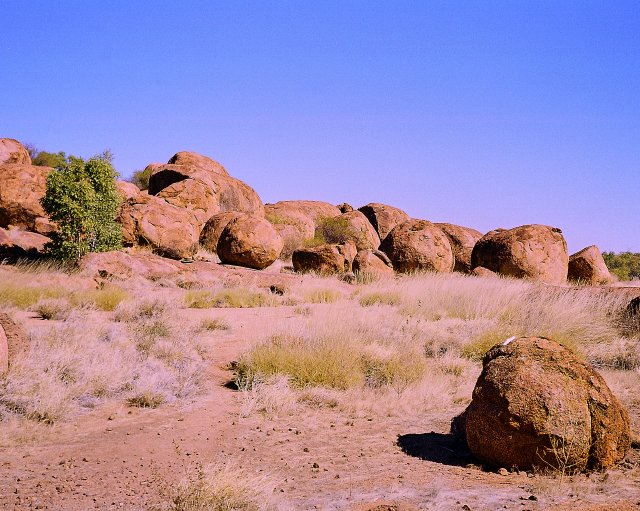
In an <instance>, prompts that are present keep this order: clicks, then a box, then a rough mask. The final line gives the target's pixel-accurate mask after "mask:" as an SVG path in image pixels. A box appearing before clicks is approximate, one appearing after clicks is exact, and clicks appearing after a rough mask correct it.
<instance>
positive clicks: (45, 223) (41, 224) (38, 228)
mask: <svg viewBox="0 0 640 511" xmlns="http://www.w3.org/2000/svg"><path fill="white" fill-rule="evenodd" d="M33 230H34V232H37V233H38V234H42V235H43V236H49V235H50V234H51V233H52V232H55V231H57V230H58V226H57V225H56V224H55V222H52V221H51V220H49V219H48V218H46V217H38V218H36V219H35V222H34V223H33Z"/></svg>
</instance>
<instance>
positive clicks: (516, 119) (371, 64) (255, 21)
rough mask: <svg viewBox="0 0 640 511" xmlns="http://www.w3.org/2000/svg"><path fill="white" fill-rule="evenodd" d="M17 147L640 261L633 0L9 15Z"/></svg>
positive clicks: (11, 8)
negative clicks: (219, 177) (195, 168)
mask: <svg viewBox="0 0 640 511" xmlns="http://www.w3.org/2000/svg"><path fill="white" fill-rule="evenodd" d="M0 21H1V26H2V30H0V70H1V74H0V137H12V138H17V139H19V140H21V141H24V142H30V143H33V144H35V145H36V146H37V147H39V148H41V149H44V150H49V151H58V150H64V151H66V152H68V153H73V154H76V155H81V156H91V155H92V154H95V153H98V152H102V151H103V150H104V149H105V148H110V149H111V150H112V151H113V153H114V154H115V158H116V159H115V166H116V167H117V169H118V170H119V172H120V173H121V174H122V175H123V176H130V175H131V173H132V172H133V171H134V170H135V169H140V168H143V167H145V166H146V165H147V164H148V163H150V162H154V161H166V160H167V159H169V158H170V157H171V156H172V155H173V154H174V153H175V152H177V151H180V150H193V151H198V152H201V153H203V154H206V155H208V156H211V157H212V158H214V159H216V160H218V161H220V162H221V163H222V164H223V165H225V167H227V169H228V170H229V171H230V172H231V174H232V175H233V176H235V177H238V178H240V179H242V180H244V181H246V182H247V183H249V184H250V185H251V186H253V187H254V188H255V189H256V190H257V192H258V193H259V194H260V196H261V197H262V199H263V200H264V201H265V202H275V201H278V200H285V199H316V200H325V201H328V202H332V203H336V204H337V203H341V202H344V201H346V202H349V203H351V204H352V205H353V206H355V207H359V206H361V205H363V204H366V203H368V202H385V203H388V204H392V205H395V206H398V207H401V208H403V209H405V210H406V211H407V212H408V213H409V214H410V215H412V216H414V217H419V218H425V219H428V220H432V221H448V222H452V223H458V224H461V225H468V226H472V227H475V228H477V229H479V230H481V231H488V230H490V229H492V228H495V227H513V226H516V225H522V224H526V223H544V224H550V225H554V226H558V227H561V228H562V229H563V232H564V233H565V237H566V238H567V241H568V244H569V249H570V251H576V250H579V249H580V248H582V247H584V246H587V245H590V244H594V243H595V244H597V245H599V246H600V248H601V249H602V250H615V251H623V250H632V251H640V207H639V202H640V201H639V198H640V5H639V4H638V3H637V2H635V1H629V2H622V1H620V2H618V1H608V2H604V1H597V2H596V1H588V0H586V1H585V0H583V1H554V2H546V1H543V0H540V1H538V0H537V1H535V2H529V1H515V0H513V1H503V2H499V1H471V0H469V1H460V2H458V1H451V0H450V1H442V2H429V1H415V2H409V1H402V0H395V1H384V2H383V1H375V0H369V1H350V0H342V1H335V2H333V1H328V0H326V1H323V0H321V1H317V2H304V1H274V2H266V1H254V2H245V1H220V2H215V1H187V0H185V1H177V0H176V1H173V2H168V1H162V0H159V1H153V2H146V1H145V2H143V1H132V0H128V1H118V0H113V1H108V0H105V1H98V0H82V1H81V0H77V1H62V0H61V1H56V0H46V1H41V2H37V1H24V0H22V1H15V0H0Z"/></svg>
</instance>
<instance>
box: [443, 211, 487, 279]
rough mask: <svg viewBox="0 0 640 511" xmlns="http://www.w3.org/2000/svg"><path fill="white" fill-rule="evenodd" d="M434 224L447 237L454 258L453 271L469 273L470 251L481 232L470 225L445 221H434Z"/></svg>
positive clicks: (480, 236)
mask: <svg viewBox="0 0 640 511" xmlns="http://www.w3.org/2000/svg"><path fill="white" fill-rule="evenodd" d="M434 225H436V226H437V227H439V228H440V229H441V230H442V232H444V233H445V234H446V235H447V237H448V238H449V243H451V250H453V257H454V258H455V264H454V266H453V271H457V272H461V273H471V252H472V251H473V247H474V246H475V244H476V242H477V241H478V240H479V239H480V238H482V233H481V232H480V231H476V230H475V229H472V228H471V227H462V226H460V225H454V224H447V223H436V224H434Z"/></svg>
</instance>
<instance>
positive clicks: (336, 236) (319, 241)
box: [304, 217, 366, 247]
mask: <svg viewBox="0 0 640 511" xmlns="http://www.w3.org/2000/svg"><path fill="white" fill-rule="evenodd" d="M364 238H365V235H364V234H363V233H358V232H354V230H353V229H352V228H351V224H350V223H349V220H348V219H347V218H341V217H326V218H321V219H320V220H319V221H318V223H317V225H316V231H315V234H314V236H313V238H311V239H308V240H305V241H304V246H305V247H317V246H319V245H324V244H325V243H345V242H346V241H353V242H354V243H356V242H357V241H358V242H362V243H364V242H365V241H366V240H365V239H364ZM356 244H359V243H356Z"/></svg>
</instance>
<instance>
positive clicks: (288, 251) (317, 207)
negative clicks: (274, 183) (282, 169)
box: [264, 200, 341, 258]
mask: <svg viewBox="0 0 640 511" xmlns="http://www.w3.org/2000/svg"><path fill="white" fill-rule="evenodd" d="M264 210H265V217H266V218H267V220H269V222H271V223H272V224H273V226H274V228H275V229H276V231H277V232H278V234H280V236H281V237H282V239H283V241H284V248H283V253H282V256H281V257H284V258H286V257H289V256H291V255H292V254H293V251H294V250H296V249H298V248H301V247H302V246H303V244H304V241H305V240H308V239H310V238H313V236H314V234H315V230H316V225H317V224H318V222H319V221H320V220H322V219H323V218H333V217H336V216H339V215H340V214H341V213H340V210H339V209H338V208H337V207H336V206H334V205H332V204H329V203H328V202H321V201H303V200H293V201H280V202H276V203H275V204H265V206H264Z"/></svg>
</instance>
